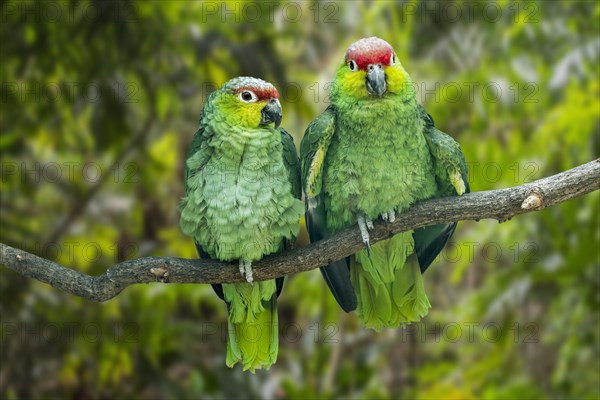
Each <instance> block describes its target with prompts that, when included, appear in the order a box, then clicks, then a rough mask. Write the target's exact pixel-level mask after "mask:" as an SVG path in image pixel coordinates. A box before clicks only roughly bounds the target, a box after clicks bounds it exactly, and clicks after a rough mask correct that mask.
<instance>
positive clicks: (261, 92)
mask: <svg viewBox="0 0 600 400" xmlns="http://www.w3.org/2000/svg"><path fill="white" fill-rule="evenodd" d="M246 90H249V91H251V92H253V93H254V94H255V95H256V97H258V100H259V101H261V100H269V99H278V98H279V92H278V91H277V89H275V87H274V86H271V85H269V86H263V85H261V86H256V85H246V86H241V87H239V88H237V89H236V90H235V93H236V94H237V93H242V92H243V91H246Z"/></svg>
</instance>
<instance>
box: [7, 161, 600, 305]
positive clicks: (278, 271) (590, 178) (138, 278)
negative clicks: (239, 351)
mask: <svg viewBox="0 0 600 400" xmlns="http://www.w3.org/2000/svg"><path fill="white" fill-rule="evenodd" d="M599 188H600V159H596V160H594V161H591V162H589V163H587V164H583V165H580V166H578V167H576V168H573V169H570V170H568V171H565V172H562V173H560V174H557V175H554V176H550V177H547V178H543V179H540V180H537V181H535V182H532V183H527V184H524V185H520V186H516V187H513V188H509V189H501V190H490V191H485V192H476V193H469V194H465V195H463V196H460V197H447V198H442V199H432V200H427V201H423V202H420V203H417V204H415V205H414V206H412V207H411V208H410V209H408V210H407V211H406V212H404V213H403V214H401V215H399V216H397V218H396V221H395V222H393V223H386V222H383V221H380V220H378V221H376V222H375V228H374V229H373V230H372V231H371V244H373V243H376V242H379V241H381V240H384V239H387V238H389V237H391V236H393V235H395V234H397V233H400V232H404V231H409V230H413V229H415V228H419V227H422V226H427V225H432V224H439V223H444V222H452V221H461V220H477V221H478V220H480V219H486V218H491V219H497V220H499V221H505V220H507V219H510V218H511V217H513V216H515V215H519V214H523V213H527V212H531V211H537V210H541V209H544V208H546V207H550V206H553V205H555V204H558V203H562V202H564V201H567V200H570V199H573V198H576V197H580V196H583V195H585V194H587V193H590V192H593V191H595V190H598V189H599ZM362 248H363V243H362V240H361V237H360V233H359V230H358V228H357V227H356V226H353V227H351V228H348V229H345V230H343V231H341V232H339V233H337V234H336V235H335V236H332V237H330V238H327V239H324V240H321V241H319V242H316V243H313V244H311V245H309V246H306V247H303V248H299V249H295V250H292V251H289V252H285V253H279V254H273V255H270V256H268V257H265V258H264V259H263V260H261V261H257V262H255V263H254V264H253V270H254V280H255V281H263V280H267V279H273V278H276V277H279V276H284V275H290V274H294V273H298V272H304V271H309V270H311V269H315V268H318V267H322V266H324V265H327V264H329V263H331V262H332V261H335V260H339V259H342V258H344V257H347V256H349V255H351V254H353V253H356V252H357V251H358V250H361V249H362ZM0 263H2V264H3V265H5V266H7V267H8V268H10V269H12V270H13V271H16V272H18V273H20V274H22V275H25V276H27V277H30V278H34V279H37V280H39V281H42V282H45V283H48V284H50V285H52V286H54V287H55V288H57V289H61V290H64V291H65V292H68V293H71V294H74V295H77V296H81V297H83V298H86V299H88V300H93V301H105V300H108V299H111V298H113V297H115V296H116V295H118V294H119V293H120V292H121V291H122V290H123V289H125V288H126V287H127V286H129V285H133V284H136V283H150V282H157V281H161V282H171V283H234V282H243V281H244V280H243V278H242V277H241V276H240V273H239V271H238V266H237V264H235V265H234V264H227V263H221V262H218V261H213V260H197V259H196V260H188V259H182V258H174V257H144V258H139V259H137V260H129V261H124V262H121V263H119V264H116V265H115V266H113V267H112V268H110V269H109V270H107V271H106V272H105V273H104V274H102V275H99V276H89V275H86V274H82V273H80V272H77V271H75V270H73V269H70V268H65V267H63V266H61V265H59V264H56V263H54V262H52V261H49V260H46V259H43V258H40V257H37V256H35V255H33V254H30V253H27V252H25V251H22V250H19V249H16V248H13V247H10V246H7V245H5V244H0Z"/></svg>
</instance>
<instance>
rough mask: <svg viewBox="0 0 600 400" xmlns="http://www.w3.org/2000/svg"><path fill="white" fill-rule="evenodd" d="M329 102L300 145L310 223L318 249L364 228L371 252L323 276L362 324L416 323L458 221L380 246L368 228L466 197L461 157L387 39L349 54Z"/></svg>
mask: <svg viewBox="0 0 600 400" xmlns="http://www.w3.org/2000/svg"><path fill="white" fill-rule="evenodd" d="M329 99H330V105H329V107H328V108H327V109H326V110H325V111H324V112H323V113H322V114H320V115H319V116H318V117H317V118H316V119H315V120H314V121H312V122H311V123H310V125H309V126H308V128H307V129H306V132H305V135H304V138H303V139H302V143H301V146H300V158H301V169H302V184H303V189H304V192H305V195H306V210H307V211H306V224H307V228H308V232H309V235H310V238H311V240H312V241H316V240H320V239H322V238H325V237H328V236H331V235H333V234H334V233H336V232H338V231H340V230H342V229H344V228H347V227H349V226H352V225H354V224H358V227H359V229H360V233H361V236H362V240H363V242H364V244H365V249H364V250H361V251H359V252H357V253H356V254H354V255H352V256H350V257H348V258H346V259H343V260H339V261H336V262H333V263H331V264H330V265H328V266H326V267H323V268H322V269H321V272H322V273H323V276H324V278H325V281H326V282H327V284H328V286H329V288H330V289H331V292H332V293H333V295H334V297H335V298H336V300H337V301H338V303H339V304H340V306H341V307H342V308H343V309H344V310H345V311H346V312H350V311H353V310H356V312H357V316H358V318H359V320H360V321H361V323H362V324H363V325H364V326H366V327H368V328H371V329H374V330H377V331H379V330H381V329H383V328H385V327H398V326H400V325H403V324H407V323H410V322H414V321H418V320H420V318H421V317H423V316H425V315H426V314H427V313H428V311H429V308H430V307H431V306H430V303H429V300H428V298H427V294H426V293H425V288H424V284H423V278H422V275H421V274H422V273H423V272H425V270H426V269H427V268H428V267H429V265H430V264H431V263H432V262H433V260H434V259H435V258H436V256H437V255H438V254H439V252H440V251H441V250H442V248H443V247H444V245H445V244H446V242H447V241H448V239H449V238H450V237H451V236H452V234H453V233H454V229H455V228H456V223H449V224H440V225H433V226H428V227H424V228H419V229H415V230H413V231H409V232H404V233H400V234H398V235H396V236H394V237H392V238H390V239H387V240H384V241H381V242H378V243H375V244H374V245H372V246H371V244H370V242H369V230H370V229H372V228H373V223H372V221H373V220H375V219H376V218H379V217H381V218H382V219H383V220H385V221H389V222H393V221H394V220H395V218H396V215H397V214H398V213H402V212H403V211H405V210H407V209H408V208H409V207H410V206H411V205H412V204H414V203H416V202H418V201H420V200H425V199H430V198H434V197H444V196H456V195H459V196H460V195H462V194H463V193H465V192H468V191H469V186H468V181H467V167H466V163H465V159H464V156H463V153H462V151H461V149H460V147H459V145H458V143H457V142H455V141H454V140H453V139H452V138H451V137H450V136H448V135H446V134H445V133H443V132H441V131H439V130H438V129H436V128H435V126H434V122H433V119H432V118H431V116H430V115H429V114H427V112H426V111H425V109H424V108H423V107H422V106H421V105H419V103H418V102H417V98H416V93H415V89H414V86H413V83H412V80H411V78H410V76H409V75H408V73H407V72H406V70H405V69H404V68H403V67H402V64H401V63H400V61H399V60H398V58H397V56H396V54H395V52H394V49H393V48H392V46H390V45H389V44H388V43H387V42H386V41H384V40H382V39H379V38H376V37H371V38H366V39H361V40H359V41H357V42H355V43H353V44H352V45H350V47H348V49H347V50H346V53H345V54H344V57H343V59H342V62H341V64H340V66H339V68H338V69H337V72H336V75H335V78H334V81H333V82H332V86H331V92H330V95H329ZM413 253H414V254H415V255H416V257H411V258H409V256H410V255H411V254H413ZM414 258H416V260H413V259H414Z"/></svg>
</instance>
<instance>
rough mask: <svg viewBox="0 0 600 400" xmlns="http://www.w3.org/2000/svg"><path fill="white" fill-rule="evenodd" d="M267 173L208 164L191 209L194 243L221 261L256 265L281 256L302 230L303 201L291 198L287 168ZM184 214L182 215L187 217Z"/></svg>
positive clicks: (189, 202)
mask: <svg viewBox="0 0 600 400" xmlns="http://www.w3.org/2000/svg"><path fill="white" fill-rule="evenodd" d="M265 168H266V169H264V170H262V169H261V170H257V169H253V170H250V169H247V168H236V169H232V170H230V171H227V170H226V169H224V168H223V167H222V166H219V167H218V168H217V167H216V166H212V168H211V165H207V167H206V168H204V169H203V170H202V171H200V172H199V173H198V175H197V176H194V177H191V178H190V179H198V180H199V185H198V187H197V188H196V189H195V190H194V192H193V193H191V194H190V195H189V196H188V200H187V204H186V207H185V208H184V210H185V209H186V208H188V205H191V206H192V207H193V208H195V210H192V211H191V212H195V214H196V215H195V218H196V220H197V221H196V222H195V223H194V228H195V229H194V234H193V235H192V236H194V239H195V240H196V241H197V242H198V243H199V244H200V245H201V246H202V247H203V248H204V249H205V250H206V251H207V252H208V253H209V254H210V255H211V256H212V257H217V258H219V259H220V260H223V261H227V260H237V259H245V260H249V261H254V260H258V259H260V258H262V257H263V256H264V255H266V254H270V253H273V252H276V251H277V250H278V249H279V246H280V244H281V240H282V239H283V238H284V237H291V236H292V235H294V234H296V233H297V230H298V216H299V213H300V212H301V209H299V207H298V204H297V203H296V202H298V203H301V202H300V201H299V200H297V199H295V198H294V197H293V196H292V195H291V189H290V184H289V182H288V181H287V175H286V173H285V171H284V170H283V168H284V167H283V165H281V166H277V165H276V166H273V165H272V164H271V165H269V166H266V167H265ZM183 215H184V214H182V216H183Z"/></svg>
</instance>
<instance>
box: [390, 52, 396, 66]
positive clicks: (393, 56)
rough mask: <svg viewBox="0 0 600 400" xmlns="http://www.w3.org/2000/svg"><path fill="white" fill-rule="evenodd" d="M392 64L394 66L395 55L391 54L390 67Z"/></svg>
mask: <svg viewBox="0 0 600 400" xmlns="http://www.w3.org/2000/svg"><path fill="white" fill-rule="evenodd" d="M394 64H396V54H393V53H392V56H391V57H390V65H394Z"/></svg>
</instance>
